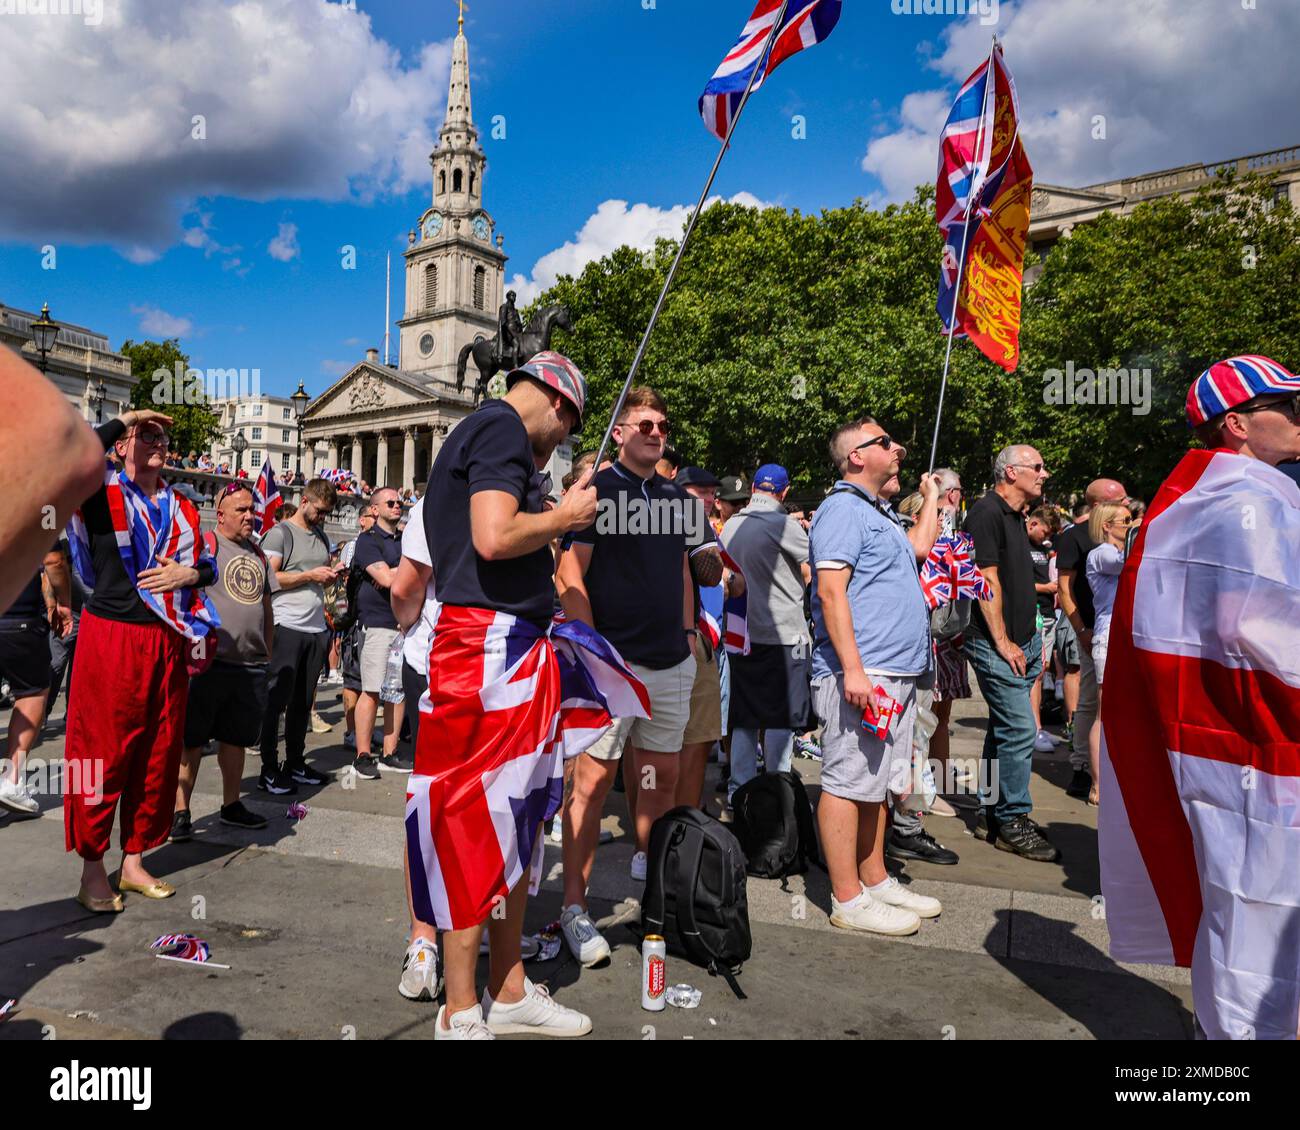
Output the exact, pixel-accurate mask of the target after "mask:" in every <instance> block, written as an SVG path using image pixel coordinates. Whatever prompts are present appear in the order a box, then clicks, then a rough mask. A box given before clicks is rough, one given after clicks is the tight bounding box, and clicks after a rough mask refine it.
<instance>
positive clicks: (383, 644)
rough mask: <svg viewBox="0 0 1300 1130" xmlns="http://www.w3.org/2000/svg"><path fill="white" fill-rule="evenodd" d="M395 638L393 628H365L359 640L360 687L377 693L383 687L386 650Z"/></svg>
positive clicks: (387, 650) (386, 663) (386, 660)
mask: <svg viewBox="0 0 1300 1130" xmlns="http://www.w3.org/2000/svg"><path fill="white" fill-rule="evenodd" d="M396 638H397V630H396V629H395V628H367V629H366V632H365V636H364V637H363V639H362V642H361V689H362V690H363V691H365V692H366V693H368V694H378V693H379V692H380V691H381V690H383V689H384V675H385V674H386V673H387V671H388V652H389V650H390V649H391V648H392V646H393V640H395V639H396Z"/></svg>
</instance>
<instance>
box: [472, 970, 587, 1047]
mask: <svg viewBox="0 0 1300 1130" xmlns="http://www.w3.org/2000/svg"><path fill="white" fill-rule="evenodd" d="M483 1015H484V1016H485V1017H486V1018H487V1026H488V1029H489V1030H490V1031H491V1032H492V1033H493V1035H496V1036H513V1035H533V1036H585V1035H586V1034H587V1033H588V1032H590V1031H591V1017H589V1016H585V1015H583V1014H582V1013H581V1012H578V1011H577V1010H576V1009H572V1008H565V1007H564V1005H562V1004H559V1003H558V1002H556V1001H554V1000H552V999H551V994H550V993H548V992H547V991H546V989H545V988H544V987H543V986H541V985H534V984H533V983H532V982H531V981H530V980H529V979H528V978H527V977H525V978H524V999H523V1000H521V1001H517V1002H516V1003H515V1004H503V1003H501V1002H500V1001H494V1000H493V999H492V994H491V993H489V992H488V991H487V990H486V989H484V990H483Z"/></svg>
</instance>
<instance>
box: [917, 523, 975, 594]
mask: <svg viewBox="0 0 1300 1130" xmlns="http://www.w3.org/2000/svg"><path fill="white" fill-rule="evenodd" d="M974 545H975V543H974V542H973V541H972V539H971V536H970V534H968V533H964V532H959V533H956V534H945V535H943V536H942V537H939V538H937V539H936V540H935V543H934V548H933V549H931V550H930V555H929V556H928V557H927V558H926V559H925V561H924V562H923V563H922V564H921V592H922V593H924V594H925V604H926V607H927V608H929V609H930V611H931V612H933V611H934V610H935V609H936V608H942V607H943V606H944V605H945V604H951V603H952V602H953V601H955V600H990V599H992V597H993V589H992V588H991V587H990V586H989V583H988V581H987V580H986V579H985V577H984V574H983V573H981V572H980V570H979V567H978V566H977V565H976V564H975V560H974V558H973V557H972V556H971V553H972V551H973V549H974Z"/></svg>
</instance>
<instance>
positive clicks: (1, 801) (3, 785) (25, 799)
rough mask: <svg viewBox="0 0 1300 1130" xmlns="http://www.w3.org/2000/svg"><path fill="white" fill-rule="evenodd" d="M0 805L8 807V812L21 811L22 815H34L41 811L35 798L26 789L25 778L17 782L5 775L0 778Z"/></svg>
mask: <svg viewBox="0 0 1300 1130" xmlns="http://www.w3.org/2000/svg"><path fill="white" fill-rule="evenodd" d="M0 806H3V807H5V808H7V809H9V811H10V812H19V813H22V815H24V816H36V815H38V814H39V813H40V811H41V806H40V805H39V804H37V803H36V798H35V797H33V796H32V794H31V793H30V792H29V791H28V789H27V779H26V778H23V779H22V780H20V781H18V783H17V784H15V783H14V782H13V781H11V780H9V779H8V778H7V777H6V778H4V779H3V780H0Z"/></svg>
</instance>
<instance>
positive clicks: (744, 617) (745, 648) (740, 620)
mask: <svg viewBox="0 0 1300 1130" xmlns="http://www.w3.org/2000/svg"><path fill="white" fill-rule="evenodd" d="M722 563H723V564H724V565H725V566H726V567H727V568H728V569H730V570H731V571H732V572H733V573H735V574H736V575H737V576H740V577H744V575H745V574H744V571H743V570H742V569H741V568H740V566H739V565H737V564H736V562H735V559H734V558H733V557H732V556H731V555H730V554H729V553H728V552H727V551H726V550H725V549H724V550H722ZM722 612H723V627H724V631H723V646H725V647H726V649H727V650H728V651H729V652H731V653H733V654H734V655H748V654H749V590H748V589H746V590H745V591H744V592H742V593H741V594H740V595H739V596H729V597H727V599H726V601H725V602H724V603H723V605H722Z"/></svg>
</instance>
